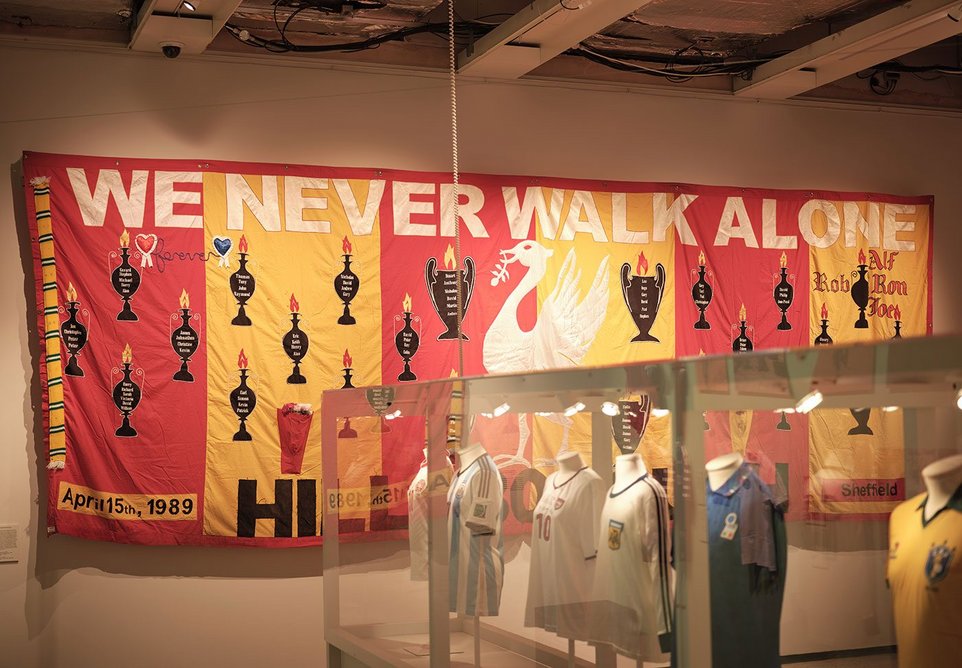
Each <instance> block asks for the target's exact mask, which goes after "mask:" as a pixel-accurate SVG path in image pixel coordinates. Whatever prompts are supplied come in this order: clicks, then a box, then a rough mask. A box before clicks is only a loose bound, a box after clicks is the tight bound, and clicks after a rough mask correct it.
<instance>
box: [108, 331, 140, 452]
mask: <svg viewBox="0 0 962 668" xmlns="http://www.w3.org/2000/svg"><path fill="white" fill-rule="evenodd" d="M133 359H134V355H133V351H131V349H130V344H129V343H128V344H127V345H126V346H125V347H124V351H123V353H121V355H120V361H121V364H122V366H123V368H122V369H117V368H114V369H113V373H122V374H123V376H124V377H123V378H121V379H120V381H119V382H118V383H117V384H116V385H114V391H113V395H112V396H113V400H114V405H115V406H116V407H117V410H119V411H120V414H121V415H123V421H122V422H121V424H120V426H119V427H118V428H117V431H115V432H114V433H115V434H116V435H117V436H120V437H122V438H133V437H134V436H136V435H137V430H136V429H134V428H133V426H131V424H130V414H131V413H133V412H134V410H135V409H136V408H137V405H138V404H139V403H140V397H141V391H140V386H139V385H137V383H136V382H134V380H133V379H132V378H131V374H135V375H138V376H143V375H144V370H143V369H137V370H136V371H134V370H133V369H131V364H132V363H133Z"/></svg>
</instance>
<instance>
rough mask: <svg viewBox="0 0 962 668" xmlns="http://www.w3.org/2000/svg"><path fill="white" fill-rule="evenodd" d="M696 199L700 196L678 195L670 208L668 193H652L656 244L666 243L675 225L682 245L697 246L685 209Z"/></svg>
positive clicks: (653, 236) (653, 237)
mask: <svg viewBox="0 0 962 668" xmlns="http://www.w3.org/2000/svg"><path fill="white" fill-rule="evenodd" d="M696 199H698V195H684V194H683V195H678V196H677V197H675V200H674V201H673V202H672V203H671V206H668V193H652V196H651V208H652V219H653V220H654V234H653V235H652V239H653V240H654V241H655V242H658V241H664V240H665V233H666V232H667V231H668V228H669V227H671V226H672V225H674V226H675V231H676V232H677V233H678V239H679V240H680V241H681V243H683V244H684V245H686V246H695V245H697V242H696V241H695V235H694V233H693V232H692V231H691V226H689V225H688V218H686V217H685V209H687V208H688V205H689V204H691V203H692V202H694V201H695V200H696Z"/></svg>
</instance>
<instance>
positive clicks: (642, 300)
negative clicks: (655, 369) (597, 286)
mask: <svg viewBox="0 0 962 668" xmlns="http://www.w3.org/2000/svg"><path fill="white" fill-rule="evenodd" d="M635 271H636V272H637V273H636V274H634V275H633V274H632V273H631V265H630V264H628V263H627V262H625V263H624V264H623V265H621V292H622V294H623V295H624V298H625V304H626V305H627V306H628V312H629V313H630V314H631V319H632V320H634V321H635V327H637V328H638V334H637V335H636V336H635V338H633V339H632V340H631V342H632V343H634V342H636V341H654V342H655V343H659V342H660V341H659V340H658V339H657V338H656V337H654V336H652V335H651V334H650V333H649V332H650V331H651V327H652V325H654V324H655V318H656V317H658V308H659V307H660V306H661V298H662V295H664V293H665V283H666V278H667V277H666V275H665V268H664V267H663V266H662V265H661V263H660V262H659V263H658V264H656V265H655V275H654V276H647V275H646V274H647V273H648V260H646V259H645V254H644V252H642V253H639V255H638V264H637V266H636V268H635Z"/></svg>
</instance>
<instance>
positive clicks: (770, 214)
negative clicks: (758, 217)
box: [762, 199, 798, 248]
mask: <svg viewBox="0 0 962 668" xmlns="http://www.w3.org/2000/svg"><path fill="white" fill-rule="evenodd" d="M777 211H778V201H777V200H773V199H763V200H762V248H798V237H797V236H795V235H794V234H785V235H782V234H779V233H778V214H777Z"/></svg>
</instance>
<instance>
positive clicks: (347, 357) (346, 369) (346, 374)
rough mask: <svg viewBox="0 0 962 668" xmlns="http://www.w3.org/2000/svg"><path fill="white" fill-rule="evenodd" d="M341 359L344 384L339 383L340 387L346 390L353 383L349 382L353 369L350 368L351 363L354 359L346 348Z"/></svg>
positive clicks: (352, 385)
mask: <svg viewBox="0 0 962 668" xmlns="http://www.w3.org/2000/svg"><path fill="white" fill-rule="evenodd" d="M341 361H343V362H344V384H343V385H341V389H342V390H346V389H348V388H353V387H354V384H353V383H352V382H351V372H352V371H353V370H354V369H352V368H351V363H352V362H353V361H354V359H353V358H352V357H351V353H349V352H348V351H347V348H345V349H344V356H343V357H342V358H341Z"/></svg>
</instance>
